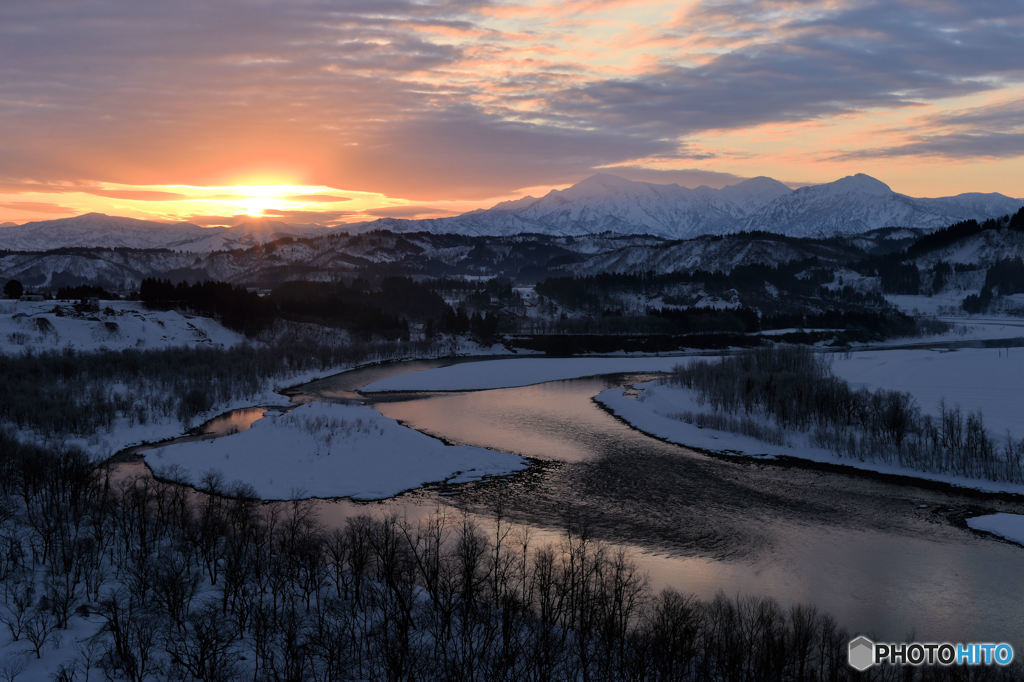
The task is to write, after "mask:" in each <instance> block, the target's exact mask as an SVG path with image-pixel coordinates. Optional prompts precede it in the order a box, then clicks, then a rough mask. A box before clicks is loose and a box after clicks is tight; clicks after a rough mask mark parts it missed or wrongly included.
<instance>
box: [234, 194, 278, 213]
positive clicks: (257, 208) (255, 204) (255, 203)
mask: <svg viewBox="0 0 1024 682" xmlns="http://www.w3.org/2000/svg"><path fill="white" fill-rule="evenodd" d="M272 203H273V197H267V196H258V197H249V198H248V199H242V200H241V201H239V202H238V204H239V206H241V207H242V211H243V212H244V213H245V214H246V215H248V216H250V217H252V218H261V217H262V216H263V211H265V210H266V209H268V208H271V204H272Z"/></svg>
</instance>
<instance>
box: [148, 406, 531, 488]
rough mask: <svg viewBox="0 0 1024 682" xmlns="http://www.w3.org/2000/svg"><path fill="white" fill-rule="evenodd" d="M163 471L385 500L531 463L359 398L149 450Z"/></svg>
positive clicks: (272, 416)
mask: <svg viewBox="0 0 1024 682" xmlns="http://www.w3.org/2000/svg"><path fill="white" fill-rule="evenodd" d="M143 454H144V455H145V458H146V461H147V462H148V463H149V465H150V466H151V467H152V468H153V470H154V471H155V472H156V473H157V474H161V473H162V474H165V475H169V476H172V477H174V478H184V479H185V480H186V481H188V482H190V483H193V484H195V483H198V482H200V480H201V478H202V476H203V475H204V474H205V473H206V472H208V471H211V470H213V471H218V472H220V473H221V474H222V475H223V477H224V480H225V481H226V482H234V481H240V482H243V483H246V484H248V485H251V486H252V487H253V488H255V490H256V492H257V494H258V495H259V496H260V497H261V498H263V499H292V498H302V497H354V498H358V499H381V498H386V497H392V496H394V495H397V494H398V493H400V492H402V491H404V490H409V489H411V488H416V487H419V486H421V485H422V484H424V483H428V482H434V481H442V480H443V481H447V482H463V481H471V480H476V479H480V478H482V477H484V476H495V475H503V474H509V473H512V472H514V471H519V470H521V469H524V468H525V467H526V466H527V463H526V460H524V459H523V458H522V457H519V456H518V455H513V454H509V453H505V452H496V451H493V450H487V449H485V448H478V447H469V446H449V445H445V444H444V443H442V442H441V441H439V440H437V439H436V438H431V437H430V436H427V435H424V434H422V433H420V432H418V431H414V430H413V429H410V428H407V427H404V426H402V425H400V424H399V423H398V422H396V421H394V420H393V419H388V418H387V417H384V416H383V415H381V414H380V413H379V412H377V411H375V410H372V409H370V408H368V407H362V406H358V405H338V404H328V403H309V404H306V405H302V406H300V407H297V408H296V409H294V410H292V411H291V412H288V413H285V414H268V415H267V416H265V417H264V418H263V419H260V420H258V421H257V422H255V423H254V424H253V425H252V427H251V428H250V429H248V430H247V431H242V432H240V433H236V434H233V435H230V436H224V437H222V438H217V439H214V440H205V441H192V442H185V443H178V444H174V445H167V446H163V447H159V448H154V449H152V450H147V451H145V452H144V453H143Z"/></svg>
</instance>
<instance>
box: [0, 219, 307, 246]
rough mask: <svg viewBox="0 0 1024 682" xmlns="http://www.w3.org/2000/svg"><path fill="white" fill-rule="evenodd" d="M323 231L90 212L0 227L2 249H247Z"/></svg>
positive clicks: (254, 222) (258, 221) (258, 222)
mask: <svg viewBox="0 0 1024 682" xmlns="http://www.w3.org/2000/svg"><path fill="white" fill-rule="evenodd" d="M325 229H326V228H322V227H319V226H316V225H290V224H288V223H284V222H281V221H276V220H269V219H266V218H260V219H256V218H253V219H249V220H243V221H241V222H239V223H238V224H236V225H235V226H233V227H200V226H199V225H194V224H192V223H161V222H156V221H151V220H137V219H134V218H121V217H117V216H108V215H105V214H103V213H87V214H85V215H80V216H76V217H74V218H61V219H58V220H43V221H38V222H31V223H25V224H24V225H14V224H5V225H0V250H8V251H46V250H52V249H64V248H128V249H172V250H175V251H188V252H207V251H223V250H229V249H238V248H247V247H250V246H255V245H257V244H263V243H266V242H268V241H272V240H274V239H278V238H280V237H283V236H311V235H313V234H316V233H318V232H319V233H322V232H323V231H324V230H325Z"/></svg>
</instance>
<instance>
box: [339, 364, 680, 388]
mask: <svg viewBox="0 0 1024 682" xmlns="http://www.w3.org/2000/svg"><path fill="white" fill-rule="evenodd" d="M693 359H694V358H693V357H679V356H669V357H610V358H516V359H509V360H486V361H483V362H466V363H462V364H458V365H451V366H448V367H438V368H436V369H428V370H423V371H422V372H411V373H409V374H402V375H400V376H393V377H388V378H387V379H381V380H380V381H374V382H373V383H370V384H367V385H366V386H363V387H362V388H360V389H359V390H360V391H365V392H371V393H372V392H378V391H469V390H481V389H489V388H511V387H513V386H529V385H530V384H539V383H542V382H545V381H559V380H563V379H577V378H579V377H587V376H594V375H596V374H618V373H625V372H668V371H670V370H671V369H672V368H673V367H675V366H676V365H680V364H684V363H686V362H690V361H692V360H693Z"/></svg>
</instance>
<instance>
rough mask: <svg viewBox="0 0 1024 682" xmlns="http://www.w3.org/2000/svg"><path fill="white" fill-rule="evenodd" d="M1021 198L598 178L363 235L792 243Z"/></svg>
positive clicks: (1011, 208) (878, 185)
mask: <svg viewBox="0 0 1024 682" xmlns="http://www.w3.org/2000/svg"><path fill="white" fill-rule="evenodd" d="M1021 205H1024V199H1012V198H1010V197H1006V196H1003V195H1001V194H961V195H958V196H954V197H942V198H938V199H918V198H914V197H909V196H906V195H904V194H898V193H896V192H893V191H892V189H890V188H889V186H888V185H886V184H885V183H883V182H880V181H878V180H876V179H875V178H872V177H870V176H867V175H864V174H857V175H853V176H849V177H845V178H841V179H839V180H836V181H835V182H830V183H827V184H823V185H812V186H808V187H802V188H800V189H797V190H791V189H790V188H789V187H787V186H786V185H784V184H782V183H781V182H778V181H777V180H773V179H771V178H766V177H758V178H752V179H750V180H744V181H743V182H740V183H738V184H735V185H730V186H728V187H723V188H722V189H712V188H710V187H698V188H696V189H688V188H686V187H680V186H679V185H659V184H655V183H650V182H635V181H632V180H627V179H625V178H621V177H618V176H615V175H610V174H607V173H601V174H598V175H594V176H591V177H589V178H587V179H585V180H583V181H581V182H579V183H578V184H576V185H573V186H572V187H570V188H568V189H565V190H561V191H559V190H553V191H551V192H549V193H548V194H546V195H545V196H543V197H541V198H540V199H534V198H532V197H525V198H523V199H519V200H516V201H509V202H503V203H501V204H498V205H497V206H495V207H493V208H491V209H488V210H486V211H473V212H471V213H466V214H463V215H461V216H455V217H452V218H435V219H429V220H397V219H390V218H389V219H383V220H378V221H375V222H372V223H367V224H365V225H363V226H361V227H360V228H359V229H361V230H374V229H387V230H392V231H396V232H415V231H427V232H435V233H443V232H454V233H459V234H470V235H511V234H519V233H522V232H538V233H542V234H552V235H581V234H597V233H601V232H605V231H611V232H617V233H621V234H651V235H656V236H660V237H666V238H669V239H689V238H692V237H697V236H701V235H707V234H728V233H734V232H740V231H750V230H763V231H766V232H775V233H778V234H784V235H788V236H794V237H804V236H832V235H836V234H859V233H862V232H867V231H869V230H874V229H878V228H883V227H895V226H899V227H924V228H938V227H943V226H945V225H949V224H950V223H954V222H957V221H960V220H966V219H968V218H976V219H984V218H990V217H996V216H1002V215H1006V214H1008V213H1013V212H1015V211H1016V210H1017V209H1018V208H1020V207H1021Z"/></svg>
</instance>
